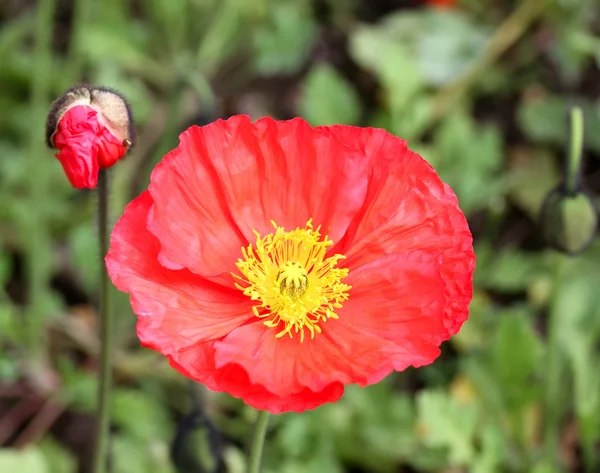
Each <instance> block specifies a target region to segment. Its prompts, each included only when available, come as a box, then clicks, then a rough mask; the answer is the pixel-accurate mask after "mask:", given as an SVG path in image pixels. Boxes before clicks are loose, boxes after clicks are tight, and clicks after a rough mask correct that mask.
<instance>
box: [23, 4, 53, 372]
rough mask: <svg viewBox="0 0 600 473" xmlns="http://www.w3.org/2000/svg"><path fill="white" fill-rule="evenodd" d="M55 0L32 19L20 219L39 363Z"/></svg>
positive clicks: (30, 327) (31, 346)
mask: <svg viewBox="0 0 600 473" xmlns="http://www.w3.org/2000/svg"><path fill="white" fill-rule="evenodd" d="M55 7H56V3H55V0H39V1H38V2H37V10H36V20H35V68H34V72H33V74H32V78H31V114H30V116H31V117H32V120H33V123H31V126H30V128H29V129H30V132H31V135H30V137H29V156H28V158H29V160H30V163H29V166H28V174H27V176H28V182H27V184H28V196H29V202H28V203H27V204H28V205H27V209H26V211H25V212H23V213H21V215H20V218H19V225H20V231H21V232H22V235H23V240H24V242H25V271H26V277H27V283H28V285H27V309H26V310H27V317H26V319H25V320H26V326H25V334H24V335H25V338H26V340H27V342H26V346H27V347H28V352H29V355H30V356H31V358H33V359H34V360H35V361H36V362H40V361H41V360H43V358H44V350H45V345H46V344H45V340H43V341H42V342H41V343H40V334H41V333H43V330H41V327H43V325H44V318H45V315H46V314H45V307H44V299H45V298H46V295H47V292H48V289H47V284H48V279H49V277H50V271H51V255H50V247H51V243H50V241H49V239H48V236H47V234H48V232H47V229H46V225H47V222H46V219H45V212H44V211H43V210H39V209H40V206H42V203H44V202H45V200H46V199H47V198H48V190H47V177H46V176H47V173H46V172H45V167H44V166H40V163H39V160H41V159H51V158H50V157H48V155H47V154H46V150H45V145H44V140H43V139H42V136H41V135H42V133H43V132H42V130H43V129H44V118H45V116H46V113H47V109H48V105H49V101H48V96H49V88H50V81H49V80H48V78H49V77H51V76H52V50H51V43H52V41H51V39H52V24H53V17H54V10H55Z"/></svg>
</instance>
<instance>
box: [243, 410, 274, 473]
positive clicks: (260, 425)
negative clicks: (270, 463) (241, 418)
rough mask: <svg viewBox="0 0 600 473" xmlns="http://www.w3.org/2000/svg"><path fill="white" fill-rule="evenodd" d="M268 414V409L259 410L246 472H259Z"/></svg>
mask: <svg viewBox="0 0 600 473" xmlns="http://www.w3.org/2000/svg"><path fill="white" fill-rule="evenodd" d="M269 417H270V414H269V412H268V411H259V412H258V417H257V418H256V425H255V427H254V436H253V437H252V445H251V447H250V457H249V459H248V470H247V471H248V473H260V463H261V460H262V452H263V446H264V444H265V436H266V435H267V425H269Z"/></svg>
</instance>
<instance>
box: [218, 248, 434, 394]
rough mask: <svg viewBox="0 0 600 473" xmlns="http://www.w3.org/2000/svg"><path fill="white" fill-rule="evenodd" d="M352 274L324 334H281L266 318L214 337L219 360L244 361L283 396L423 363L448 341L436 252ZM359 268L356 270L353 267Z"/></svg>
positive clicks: (256, 379)
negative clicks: (346, 296)
mask: <svg viewBox="0 0 600 473" xmlns="http://www.w3.org/2000/svg"><path fill="white" fill-rule="evenodd" d="M355 272H356V274H355V275H354V277H353V278H350V276H348V278H346V279H347V280H349V281H351V282H352V283H354V284H356V287H353V288H352V289H351V293H350V299H349V300H348V301H347V302H346V303H345V306H344V307H343V308H342V309H339V311H338V314H339V319H338V320H328V321H327V322H326V323H323V324H321V330H322V333H320V334H316V335H315V337H314V338H313V339H310V338H308V339H306V338H305V340H304V341H303V342H300V338H299V337H298V336H295V337H294V338H290V337H287V336H284V337H281V338H279V339H277V338H275V334H276V333H277V331H276V329H274V328H268V327H266V326H265V325H264V323H263V322H262V321H260V320H257V321H256V322H253V323H250V324H246V325H243V326H240V327H238V328H237V329H235V330H233V331H232V332H231V333H230V334H228V335H227V336H226V337H225V338H224V339H223V340H220V341H216V342H215V350H216V353H215V360H216V366H217V367H218V368H221V367H223V366H227V365H229V364H238V365H239V366H241V367H242V368H243V369H244V370H245V371H246V372H247V373H248V376H249V379H250V381H251V382H252V383H254V384H259V385H262V386H264V387H265V388H266V389H267V390H269V391H271V392H274V393H277V394H278V395H280V396H288V395H290V394H293V393H296V392H299V391H300V390H302V389H304V388H308V389H310V390H312V391H319V390H322V389H324V388H325V387H326V386H328V385H329V384H331V383H333V382H340V383H342V384H350V383H358V384H360V385H367V384H371V383H373V382H377V381H379V380H381V378H383V377H384V376H385V375H387V374H389V373H390V372H391V371H393V370H403V369H405V368H406V367H408V366H410V365H415V366H422V365H424V364H428V363H430V362H432V361H433V360H434V359H435V358H436V357H437V356H438V355H439V349H438V346H439V344H440V343H441V341H442V336H441V335H440V332H442V333H443V331H444V326H443V314H444V307H445V299H444V296H443V291H442V290H443V287H444V283H443V281H442V279H441V276H440V264H439V260H438V258H437V257H436V255H432V254H425V253H419V252H417V253H414V254H411V255H391V256H388V257H385V258H382V259H380V260H377V261H375V262H372V263H370V264H369V265H367V266H365V267H364V268H360V269H358V270H355ZM350 274H352V272H351V273H350Z"/></svg>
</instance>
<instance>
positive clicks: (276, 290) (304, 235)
mask: <svg viewBox="0 0 600 473" xmlns="http://www.w3.org/2000/svg"><path fill="white" fill-rule="evenodd" d="M271 224H272V225H273V228H274V229H275V231H274V232H272V233H269V234H268V235H266V236H264V237H262V238H261V236H260V234H259V233H258V232H256V231H254V234H255V235H256V245H254V246H253V245H249V246H248V247H247V248H242V256H243V258H240V259H239V260H238V261H237V263H236V266H237V268H238V269H239V270H240V272H241V276H240V275H237V274H233V277H234V278H235V279H236V281H237V282H236V283H235V286H236V287H237V288H238V289H240V290H241V291H243V292H244V294H245V295H247V296H248V297H250V299H252V300H253V301H256V302H257V305H255V306H254V307H252V311H253V313H254V315H255V316H256V317H259V318H262V319H265V322H264V324H265V325H266V326H267V327H271V328H277V329H278V330H279V331H278V332H277V334H276V335H275V336H276V337H277V338H281V337H283V336H284V335H289V337H290V338H293V337H294V335H295V334H299V335H300V342H302V341H304V331H305V330H308V332H309V333H310V337H311V338H314V337H315V333H320V332H321V328H320V327H319V324H320V323H322V322H325V321H326V320H327V319H337V318H338V315H337V314H336V312H335V310H336V309H339V308H341V307H342V303H343V302H344V301H346V300H348V297H349V294H348V291H349V290H350V286H349V285H347V284H344V283H342V282H341V280H342V279H343V278H345V277H346V276H348V269H346V268H338V267H337V264H338V261H339V260H341V259H345V256H343V255H333V256H330V257H328V258H326V257H325V254H326V253H327V248H329V247H330V246H332V245H333V241H331V240H329V239H328V238H327V236H325V237H322V236H321V234H320V232H319V230H320V228H321V227H318V228H317V229H316V230H315V229H313V225H312V219H311V220H309V221H308V222H307V223H306V228H296V229H295V230H292V231H289V232H286V231H285V230H284V229H283V228H282V227H278V226H277V224H276V223H275V222H271Z"/></svg>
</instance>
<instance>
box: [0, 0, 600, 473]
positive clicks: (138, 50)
mask: <svg viewBox="0 0 600 473" xmlns="http://www.w3.org/2000/svg"><path fill="white" fill-rule="evenodd" d="M396 4H397V6H396V7H393V6H392V5H396ZM542 4H543V6H541V5H542ZM599 17H600V4H598V2H597V1H595V0H554V1H551V0H547V1H545V2H542V0H539V2H538V0H524V1H521V2H519V1H515V2H503V1H500V0H463V1H461V2H458V4H457V6H456V7H454V8H446V9H441V8H440V9H438V8H433V7H429V6H427V5H426V2H420V1H418V0H413V1H409V0H398V1H397V2H386V1H383V0H372V1H368V2H367V1H361V0H353V1H344V0H314V1H309V0H255V1H253V2H248V1H247V0H219V1H217V0H176V1H169V0H148V1H143V2H142V1H136V0H127V1H122V0H105V1H103V2H92V1H91V0H71V1H66V0H65V1H60V2H59V1H56V0H38V1H37V2H35V1H31V2H19V1H16V0H15V1H11V0H7V1H5V2H2V3H0V21H1V23H0V64H1V65H2V66H1V67H0V109H1V110H2V112H1V113H0V444H3V445H4V448H2V449H0V472H3V473H4V472H7V473H12V472H17V471H18V472H19V473H75V472H78V471H85V468H86V465H88V463H87V462H89V452H88V453H86V450H85V448H83V447H82V445H83V446H85V445H89V444H91V431H92V429H91V427H90V419H91V416H92V415H93V408H94V402H95V389H96V386H95V366H96V355H97V348H98V340H97V327H96V317H95V312H94V309H93V308H94V307H95V302H96V289H97V286H98V284H97V282H98V276H97V273H98V270H97V267H98V264H99V258H98V256H97V251H96V239H95V236H94V230H95V229H94V226H93V224H91V223H90V222H91V221H92V219H93V215H94V212H95V199H94V196H93V194H92V193H86V192H76V191H74V190H73V189H71V188H70V186H69V184H68V182H67V180H66V179H65V177H64V175H63V173H62V170H61V168H60V165H59V163H58V162H57V161H56V160H55V159H54V158H53V157H52V152H51V151H49V150H47V149H45V148H44V144H43V138H44V137H43V124H44V120H45V113H46V111H47V110H48V109H49V106H50V102H51V100H52V99H53V98H55V97H57V96H58V95H60V94H61V93H62V92H63V91H64V90H65V89H66V88H68V87H69V86H70V85H71V84H73V83H75V82H77V81H80V80H86V81H89V82H92V83H95V84H100V85H108V86H111V87H114V88H116V89H118V90H120V91H122V92H123V93H124V94H125V96H127V97H128V99H129V101H130V102H131V106H132V108H133V110H134V114H135V117H136V121H137V128H138V135H139V138H138V145H137V147H136V149H135V150H134V153H133V154H132V155H131V156H129V157H128V158H127V159H126V160H124V161H123V162H121V163H119V165H118V167H117V168H115V172H114V173H113V174H114V180H113V192H112V204H113V209H114V215H113V217H115V218H116V216H118V214H119V213H120V211H121V210H122V209H123V207H124V205H125V204H126V203H127V202H128V201H129V200H130V199H131V198H132V197H134V196H136V195H137V194H138V193H139V192H140V191H141V189H143V188H144V187H145V186H146V184H147V181H148V176H149V172H150V170H151V169H152V167H153V166H154V165H155V163H156V162H158V160H160V158H161V157H162V156H163V155H164V153H165V152H167V151H168V150H169V149H171V148H172V147H173V146H175V145H176V143H177V135H178V133H180V132H181V131H182V130H183V129H184V128H185V127H186V126H188V125H189V124H191V123H199V124H202V123H206V122H208V121H211V120H212V119H214V118H216V117H219V116H228V115H230V114H233V113H248V114H250V115H252V116H253V117H255V118H258V117H260V116H262V115H265V114H268V115H271V116H274V117H277V118H289V117H291V116H294V115H301V116H304V117H305V118H306V119H307V120H309V121H310V122H311V123H312V124H314V125H319V124H332V123H347V124H353V125H363V126H380V127H384V128H386V129H388V130H389V131H390V132H392V133H394V134H397V135H399V136H401V137H403V138H407V139H409V140H410V142H411V146H412V147H413V148H414V149H415V150H417V151H419V152H420V153H421V154H422V155H423V156H424V157H425V158H426V159H427V160H428V161H429V162H430V163H431V164H432V165H433V166H434V167H435V168H436V169H437V171H438V172H439V173H440V175H441V176H442V178H443V179H444V180H445V181H446V182H448V183H449V184H450V185H451V186H452V187H453V189H454V190H455V191H456V193H457V195H458V197H459V200H460V203H461V206H462V208H463V209H464V211H465V213H466V214H467V216H468V217H469V221H470V224H471V227H472V230H473V233H474V236H475V247H476V253H477V257H478V263H477V271H476V275H475V290H474V298H473V303H472V305H471V315H470V319H469V321H468V322H467V323H466V324H465V326H464V327H463V329H462V330H461V332H460V333H459V335H457V336H456V337H455V338H454V339H453V340H451V341H450V342H448V343H446V344H445V346H444V347H443V348H444V350H443V355H442V356H441V357H440V359H439V360H438V361H437V362H436V363H434V364H433V365H431V366H428V367H425V368H422V369H420V370H412V369H411V370H407V371H406V372H404V373H399V374H395V375H393V376H390V377H388V378H387V379H385V380H384V381H383V382H381V383H379V384H378V385H375V386H371V387H368V388H365V389H361V388H357V387H349V388H348V389H347V392H346V394H345V395H344V397H343V399H342V400H341V401H340V402H338V403H336V404H332V405H326V406H323V407H321V408H319V409H317V410H315V411H312V412H306V413H303V414H301V415H296V414H286V415H281V416H277V417H275V418H274V419H273V420H272V423H271V426H270V431H269V438H268V442H267V446H266V457H265V461H264V467H265V472H271V473H320V472H332V473H336V472H340V473H342V472H381V473H392V472H415V471H416V472H440V473H441V472H444V473H459V472H460V473H462V472H465V473H467V472H468V473H495V472H508V473H520V472H524V473H528V472H532V473H560V472H565V471H569V472H579V471H587V472H589V473H597V472H598V471H600V461H599V457H600V370H599V369H598V366H600V295H599V292H598V288H599V287H600V271H599V270H598V268H600V244H598V242H597V241H596V242H595V243H594V244H593V245H592V247H591V248H590V249H589V250H588V251H587V252H586V253H585V254H583V255H582V256H579V257H574V258H565V257H563V256H562V255H558V254H555V253H553V252H552V251H550V250H548V249H546V248H545V246H544V243H543V241H542V239H541V234H540V230H539V226H538V225H537V214H538V211H539V209H540V207H541V205H542V202H543V199H544V198H545V196H546V194H547V193H548V192H549V190H550V189H552V188H554V187H556V185H557V184H558V182H559V181H560V175H561V165H560V163H561V161H560V159H561V156H562V154H563V150H564V149H565V147H566V142H567V139H568V137H567V131H566V130H567V127H566V111H567V109H568V107H569V105H571V104H573V103H577V104H579V105H581V106H582V108H583V109H584V111H585V113H586V124H587V135H586V138H587V141H586V143H587V154H588V169H587V171H586V173H585V176H584V182H585V183H586V185H587V186H588V190H589V192H590V194H591V195H592V196H593V199H594V200H595V201H596V203H597V202H598V197H597V194H598V190H600V179H599V178H598V176H599V172H600V166H599V165H598V159H599V158H600V134H599V133H597V130H598V129H599V128H600V99H599V98H598V97H599V95H598V94H599V92H600V89H599V86H600V82H599V81H598V77H600V36H599V35H598V33H599V32H600V24H599V23H598V18H599ZM115 307H116V310H117V325H118V327H117V333H118V341H117V347H118V348H117V350H116V355H115V359H116V367H115V375H116V387H115V395H114V399H113V403H114V404H113V427H114V429H113V430H114V436H113V441H112V451H113V463H112V469H113V470H112V471H113V472H114V473H177V471H176V468H175V466H174V465H173V464H172V462H171V460H170V448H171V442H172V440H173V437H174V435H175V431H176V426H177V424H178V422H179V420H180V419H181V418H182V416H183V415H184V414H185V413H186V412H188V410H189V408H190V407H189V406H190V400H189V392H188V390H187V387H186V386H187V385H186V383H185V380H183V379H182V378H181V377H180V376H179V375H178V374H176V373H175V372H174V371H172V370H171V369H170V368H169V366H168V364H167V362H166V361H165V360H163V359H162V358H160V357H159V356H158V355H156V354H154V353H152V352H150V351H148V350H143V349H140V348H139V347H138V342H137V339H136V336H135V330H134V324H135V317H134V316H133V315H132V314H131V309H130V307H129V304H128V300H127V297H126V296H125V295H123V294H115ZM203 398H204V404H205V409H206V412H207V414H208V415H209V416H210V417H211V418H212V419H213V420H214V422H215V424H216V425H217V427H218V428H219V430H220V431H221V432H222V434H223V436H224V438H223V451H222V454H223V460H224V463H225V465H226V468H227V471H229V472H231V473H238V472H242V471H244V464H245V459H244V456H243V449H244V445H245V442H246V439H247V437H248V433H249V430H250V428H251V423H252V420H253V416H254V413H253V412H252V411H251V410H250V409H248V408H247V407H245V406H243V405H242V404H241V403H240V402H239V401H237V400H234V399H231V398H230V397H228V396H226V395H220V394H215V393H208V392H207V393H204V396H203ZM36 402H37V403H38V404H35V403H36ZM32 403H33V404H32ZM30 405H32V406H33V407H32V408H30V409H29V407H28V406H30ZM45 405H48V406H50V407H52V406H54V408H55V409H56V415H55V416H54V417H51V418H50V421H47V422H44V419H46V417H48V416H47V415H46V414H44V415H45V416H46V417H43V416H42V414H41V413H43V412H47V411H44V410H43V409H42V407H41V406H45ZM15 406H16V407H15ZM19 406H21V407H19ZM36 406H37V407H36ZM15 409H17V410H18V412H21V413H23V412H25V414H22V415H21V417H19V416H17V415H15V414H14V412H15ZM19 409H20V410H19ZM27 409H29V411H27ZM27 412H29V413H27ZM73 432H75V433H73ZM194 438H196V437H194ZM197 438H202V435H198V436H197ZM199 442H200V441H199ZM17 447H18V448H17ZM192 451H194V450H193V449H192ZM195 451H196V453H197V454H198V455H200V456H203V457H204V458H203V459H201V460H198V465H206V464H210V463H211V462H210V461H209V462H208V463H207V461H206V460H207V459H206V458H205V456H206V455H207V453H206V452H207V448H206V445H199V446H198V448H197V449H196V450H195ZM191 461H192V464H193V459H192V460H191ZM196 471H203V470H202V469H201V467H200V466H198V469H197V470H196ZM180 473H182V472H180Z"/></svg>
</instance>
